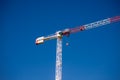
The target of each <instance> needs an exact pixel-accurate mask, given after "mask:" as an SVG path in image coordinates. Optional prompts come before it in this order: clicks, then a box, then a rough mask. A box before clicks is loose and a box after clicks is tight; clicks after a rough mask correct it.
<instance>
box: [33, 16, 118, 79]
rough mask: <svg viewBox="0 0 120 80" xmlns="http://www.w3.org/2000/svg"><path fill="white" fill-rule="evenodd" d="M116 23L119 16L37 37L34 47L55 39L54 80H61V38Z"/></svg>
mask: <svg viewBox="0 0 120 80" xmlns="http://www.w3.org/2000/svg"><path fill="white" fill-rule="evenodd" d="M117 21H120V16H115V17H112V18H107V19H103V20H100V21H96V22H93V23H89V24H85V25H82V26H78V27H75V28H70V29H64V30H61V31H57V32H56V33H54V34H51V35H48V36H46V37H44V36H42V37H38V38H37V39H36V41H35V43H36V45H38V44H42V43H44V41H47V40H51V39H57V45H56V69H55V80H62V37H63V36H69V35H70V34H72V33H76V32H79V31H84V30H89V29H92V28H96V27H100V26H103V25H107V24H110V23H113V22H117Z"/></svg>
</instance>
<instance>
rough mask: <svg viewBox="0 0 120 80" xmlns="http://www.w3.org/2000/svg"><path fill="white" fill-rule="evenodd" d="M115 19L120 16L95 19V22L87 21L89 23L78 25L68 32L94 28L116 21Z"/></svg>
mask: <svg viewBox="0 0 120 80" xmlns="http://www.w3.org/2000/svg"><path fill="white" fill-rule="evenodd" d="M117 21H120V16H116V17H112V18H107V19H103V20H100V21H96V22H93V23H89V24H86V25H83V26H79V27H76V28H71V29H70V33H74V32H79V31H84V30H88V29H92V28H96V27H99V26H103V25H106V24H110V23H112V22H117Z"/></svg>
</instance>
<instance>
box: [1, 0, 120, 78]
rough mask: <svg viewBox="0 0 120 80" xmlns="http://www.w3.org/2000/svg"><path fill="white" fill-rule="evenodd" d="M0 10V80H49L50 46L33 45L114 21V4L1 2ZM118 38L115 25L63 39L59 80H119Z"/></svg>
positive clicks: (118, 8)
mask: <svg viewBox="0 0 120 80" xmlns="http://www.w3.org/2000/svg"><path fill="white" fill-rule="evenodd" d="M0 8H1V13H0V17H1V21H0V22H1V23H0V24H1V25H0V36H1V38H0V44H1V45H0V80H55V79H54V78H55V53H56V40H51V41H47V42H46V43H45V44H42V45H39V46H36V45H35V39H36V38H37V37H39V36H44V35H45V36H46V35H49V34H52V33H54V32H56V31H58V30H63V29H65V28H73V27H75V26H80V25H84V24H87V23H91V22H94V21H97V20H101V19H104V18H108V17H113V16H117V15H120V1H119V0H43V1H42V0H1V1H0ZM119 34H120V22H116V23H113V24H109V25H105V26H102V27H99V28H95V29H91V30H87V31H83V32H80V33H76V34H71V35H70V37H69V38H67V37H64V38H63V80H120V36H119ZM66 42H69V46H66V45H65V43H66Z"/></svg>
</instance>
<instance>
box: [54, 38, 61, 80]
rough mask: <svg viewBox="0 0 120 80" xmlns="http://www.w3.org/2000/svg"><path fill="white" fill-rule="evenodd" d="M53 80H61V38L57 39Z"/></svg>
mask: <svg viewBox="0 0 120 80" xmlns="http://www.w3.org/2000/svg"><path fill="white" fill-rule="evenodd" d="M56 48H57V49H56V50H57V51H56V72H55V75H56V76H55V80H62V38H57V47H56Z"/></svg>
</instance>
